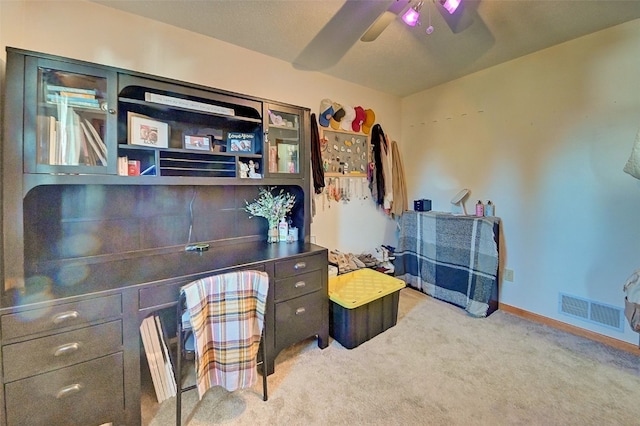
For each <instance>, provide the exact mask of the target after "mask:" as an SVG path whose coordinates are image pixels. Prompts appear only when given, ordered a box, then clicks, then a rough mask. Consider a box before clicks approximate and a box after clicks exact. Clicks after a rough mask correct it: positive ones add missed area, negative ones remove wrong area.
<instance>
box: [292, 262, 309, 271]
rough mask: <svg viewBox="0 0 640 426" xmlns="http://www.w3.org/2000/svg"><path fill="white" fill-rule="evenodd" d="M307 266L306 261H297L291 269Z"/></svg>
mask: <svg viewBox="0 0 640 426" xmlns="http://www.w3.org/2000/svg"><path fill="white" fill-rule="evenodd" d="M306 267H307V263H306V262H298V263H296V264H295V265H293V269H295V270H296V271H297V270H298V269H304V268H306Z"/></svg>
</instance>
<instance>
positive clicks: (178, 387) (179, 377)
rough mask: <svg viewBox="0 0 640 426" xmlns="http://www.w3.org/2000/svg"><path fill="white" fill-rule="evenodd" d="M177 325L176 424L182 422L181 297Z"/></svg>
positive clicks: (178, 425) (178, 424) (177, 425)
mask: <svg viewBox="0 0 640 426" xmlns="http://www.w3.org/2000/svg"><path fill="white" fill-rule="evenodd" d="M177 311H178V313H177V316H178V321H177V323H178V327H177V331H176V336H178V344H177V349H176V371H175V376H176V426H180V425H181V424H182V298H180V301H179V302H178V309H177Z"/></svg>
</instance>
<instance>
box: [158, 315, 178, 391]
mask: <svg viewBox="0 0 640 426" xmlns="http://www.w3.org/2000/svg"><path fill="white" fill-rule="evenodd" d="M154 316H155V318H156V327H157V329H158V337H159V339H160V346H161V349H162V359H163V362H164V367H165V374H166V377H167V384H168V386H167V388H168V391H169V397H172V396H176V392H177V390H178V387H177V385H176V377H175V374H174V372H173V364H171V357H170V355H169V349H168V348H167V342H166V336H165V334H164V330H163V328H162V321H161V320H160V317H159V316H158V315H154Z"/></svg>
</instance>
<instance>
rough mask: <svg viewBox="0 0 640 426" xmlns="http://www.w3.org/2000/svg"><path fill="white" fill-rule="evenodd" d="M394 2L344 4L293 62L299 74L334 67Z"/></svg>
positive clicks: (368, 0)
mask: <svg viewBox="0 0 640 426" xmlns="http://www.w3.org/2000/svg"><path fill="white" fill-rule="evenodd" d="M393 2H395V0H386V1H379V0H366V1H365V0H347V1H346V2H345V3H344V5H342V7H341V8H340V9H339V10H338V12H337V13H336V14H335V15H334V16H333V17H332V18H331V19H330V20H329V22H327V24H326V25H325V26H324V27H323V28H322V29H321V30H320V32H319V33H318V34H317V35H316V36H315V37H314V38H313V39H312V40H311V41H310V42H309V44H308V45H307V46H306V47H305V48H304V49H303V50H302V52H300V54H299V55H298V57H297V58H296V59H295V60H294V61H293V66H294V67H295V68H297V69H303V70H316V71H317V70H323V69H327V68H330V67H332V66H333V65H335V64H337V63H338V62H339V61H340V59H342V57H343V56H344V55H345V53H347V52H348V51H349V49H351V47H352V46H353V45H354V44H355V43H356V42H357V41H358V40H359V39H360V37H361V36H362V34H364V33H365V31H367V29H368V28H369V27H370V26H371V24H372V23H374V22H375V21H376V20H377V19H378V17H379V16H380V15H382V14H383V13H384V12H385V11H386V10H387V9H388V8H389V6H390V4H391V3H393Z"/></svg>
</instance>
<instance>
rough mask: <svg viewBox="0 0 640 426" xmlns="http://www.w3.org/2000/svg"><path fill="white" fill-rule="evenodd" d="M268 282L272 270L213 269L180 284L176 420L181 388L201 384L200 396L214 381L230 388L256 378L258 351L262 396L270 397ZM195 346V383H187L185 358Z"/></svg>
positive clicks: (252, 381) (234, 388) (233, 388)
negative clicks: (211, 273)
mask: <svg viewBox="0 0 640 426" xmlns="http://www.w3.org/2000/svg"><path fill="white" fill-rule="evenodd" d="M268 288H269V277H268V275H267V274H266V273H265V272H259V271H238V272H230V273H226V274H222V275H214V276H210V277H206V278H202V279H200V280H197V281H193V282H191V283H189V284H187V285H185V286H184V287H182V289H181V290H180V298H179V301H178V308H177V315H176V317H177V338H178V339H177V340H178V349H177V351H176V352H177V353H176V382H177V392H176V425H178V426H180V424H181V415H182V409H181V406H182V392H186V391H188V390H191V389H194V388H197V389H198V395H199V398H200V399H202V396H203V395H204V393H205V392H206V391H207V389H209V388H211V387H213V386H223V387H224V388H225V389H227V390H228V391H230V392H232V391H235V390H237V389H244V388H248V387H251V386H252V385H253V384H255V382H256V380H257V374H258V373H257V365H258V362H257V359H256V358H257V355H258V351H260V355H261V356H260V359H261V362H260V364H262V399H263V400H264V401H266V400H267V398H268V395H267V375H266V362H265V361H266V354H265V352H266V351H265V349H264V340H263V337H264V314H265V309H266V299H267V291H268ZM190 335H191V336H190ZM191 337H193V343H192V344H190V341H191ZM261 342H262V343H261ZM191 351H193V354H194V358H195V371H196V384H195V385H192V386H188V387H186V388H183V387H182V374H181V373H182V361H183V360H184V359H185V358H186V357H188V356H189V353H190V352H191Z"/></svg>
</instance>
